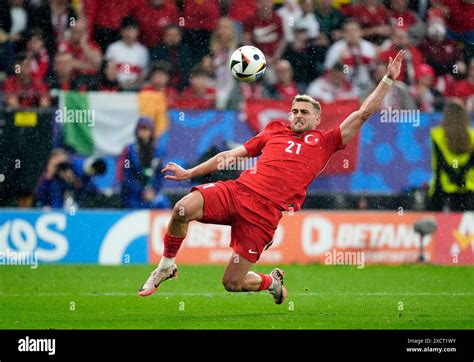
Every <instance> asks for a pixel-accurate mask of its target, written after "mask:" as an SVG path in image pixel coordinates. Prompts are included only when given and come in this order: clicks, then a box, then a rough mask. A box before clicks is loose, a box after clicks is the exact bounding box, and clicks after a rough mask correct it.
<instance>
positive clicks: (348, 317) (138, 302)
mask: <svg viewBox="0 0 474 362" xmlns="http://www.w3.org/2000/svg"><path fill="white" fill-rule="evenodd" d="M179 267H180V274H179V277H178V279H176V280H172V281H167V282H165V283H164V284H163V285H162V286H161V288H160V289H159V290H158V292H157V293H156V294H154V295H152V296H149V297H147V298H141V297H139V296H138V294H137V290H138V288H139V287H140V285H141V284H142V283H143V282H144V280H145V279H146V277H147V276H148V274H149V273H150V271H151V270H152V269H153V266H150V265H125V266H97V265H40V266H39V267H38V268H37V269H31V268H30V267H25V266H21V267H20V266H1V267H0V328H1V329H49V328H53V329H260V328H265V329H412V328H413V329H473V328H474V290H473V285H474V283H473V281H474V268H473V267H462V266H452V267H443V266H433V265H406V266H366V267H365V268H364V269H357V268H356V267H355V266H325V265H306V266H300V265H286V266H283V269H284V270H285V284H286V285H287V287H288V298H287V301H286V302H285V303H284V304H283V305H275V304H274V303H273V299H272V298H271V297H270V296H269V295H268V293H267V292H260V293H229V292H226V291H225V290H224V289H223V287H222V285H221V282H220V281H221V276H222V274H223V271H224V267H223V266H190V265H180V266H179ZM271 269H272V268H271V267H268V266H258V267H257V271H262V272H269V271H270V270H271Z"/></svg>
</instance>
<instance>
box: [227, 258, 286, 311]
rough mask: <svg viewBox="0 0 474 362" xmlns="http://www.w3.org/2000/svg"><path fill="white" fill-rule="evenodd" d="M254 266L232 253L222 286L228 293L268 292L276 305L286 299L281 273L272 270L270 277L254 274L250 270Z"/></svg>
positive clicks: (278, 270)
mask: <svg viewBox="0 0 474 362" xmlns="http://www.w3.org/2000/svg"><path fill="white" fill-rule="evenodd" d="M254 265H255V264H254V263H252V262H251V261H248V260H247V259H245V258H243V257H241V256H240V255H238V254H236V253H233V254H232V257H231V258H230V261H229V263H228V264H227V267H226V269H225V272H224V276H223V277H222V284H223V285H224V288H225V289H226V290H227V291H229V292H259V291H262V290H268V291H269V293H270V294H271V295H272V296H273V299H274V301H275V303H276V304H281V303H283V302H284V301H285V298H286V287H285V286H284V285H283V275H284V273H283V271H282V270H280V269H278V268H277V269H273V271H272V272H271V274H270V275H268V274H263V273H255V272H253V271H250V269H251V268H252V267H253V266H254Z"/></svg>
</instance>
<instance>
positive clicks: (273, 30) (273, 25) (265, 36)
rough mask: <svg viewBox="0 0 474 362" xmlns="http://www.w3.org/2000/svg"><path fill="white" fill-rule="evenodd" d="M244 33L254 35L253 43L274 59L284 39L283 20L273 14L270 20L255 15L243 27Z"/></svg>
mask: <svg viewBox="0 0 474 362" xmlns="http://www.w3.org/2000/svg"><path fill="white" fill-rule="evenodd" d="M243 28H244V31H245V32H249V33H251V35H252V42H253V43H254V44H255V46H256V47H258V48H259V49H260V50H261V51H262V53H263V54H265V55H268V56H269V57H273V55H274V54H275V52H276V50H277V47H278V43H279V42H280V39H281V38H283V25H282V23H281V18H280V17H279V16H278V15H277V14H276V13H275V12H273V13H272V15H271V16H270V17H269V18H268V19H262V18H260V17H259V16H258V14H255V15H254V16H252V17H251V18H249V19H247V21H246V22H245V23H244V25H243Z"/></svg>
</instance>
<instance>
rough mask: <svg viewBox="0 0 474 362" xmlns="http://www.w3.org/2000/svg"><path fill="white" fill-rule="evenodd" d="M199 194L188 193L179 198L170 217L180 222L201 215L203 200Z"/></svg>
mask: <svg viewBox="0 0 474 362" xmlns="http://www.w3.org/2000/svg"><path fill="white" fill-rule="evenodd" d="M199 197H200V198H201V199H202V196H201V195H194V193H191V194H188V195H186V196H185V197H183V198H182V199H181V200H179V201H178V202H177V203H176V204H175V205H174V207H173V214H172V218H173V219H174V220H176V221H180V222H189V221H192V220H197V219H199V218H200V217H202V212H203V210H202V209H203V202H202V200H199Z"/></svg>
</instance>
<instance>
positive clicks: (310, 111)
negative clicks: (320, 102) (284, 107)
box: [289, 102, 321, 133]
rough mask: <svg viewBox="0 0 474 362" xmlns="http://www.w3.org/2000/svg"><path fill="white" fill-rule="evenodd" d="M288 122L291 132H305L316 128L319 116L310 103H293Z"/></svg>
mask: <svg viewBox="0 0 474 362" xmlns="http://www.w3.org/2000/svg"><path fill="white" fill-rule="evenodd" d="M289 121H290V123H291V130H292V131H293V132H298V133H299V132H306V131H310V130H313V129H315V128H316V126H317V125H318V124H319V122H320V121H321V116H320V115H319V112H317V111H316V109H315V108H314V107H313V105H312V104H311V103H308V102H295V103H294V104H293V105H292V107H291V112H290V118H289Z"/></svg>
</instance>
